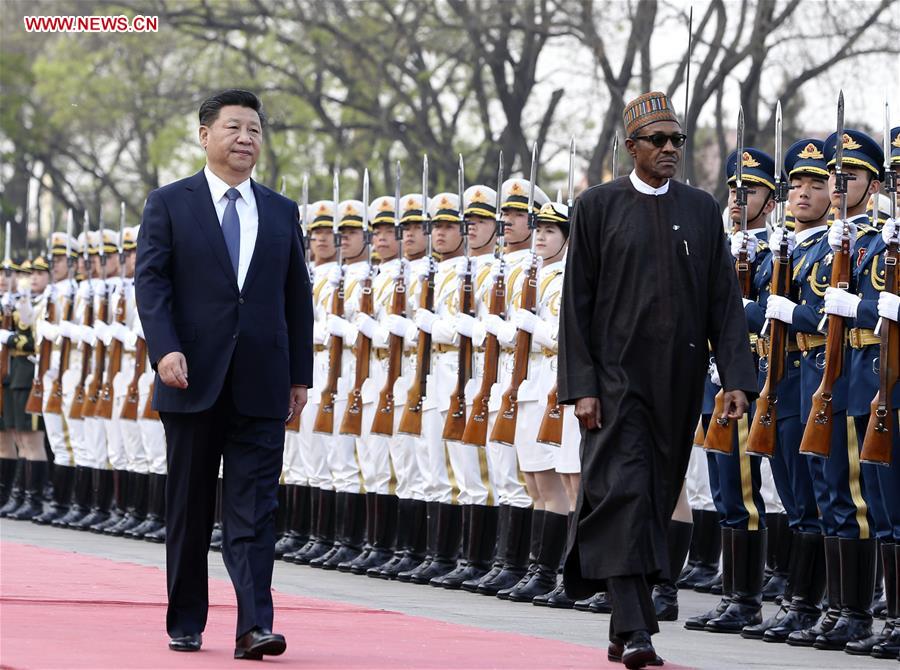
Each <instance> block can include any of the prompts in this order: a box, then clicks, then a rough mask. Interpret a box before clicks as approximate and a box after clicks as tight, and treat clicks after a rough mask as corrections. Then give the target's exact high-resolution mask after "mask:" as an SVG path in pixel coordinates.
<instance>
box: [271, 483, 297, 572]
mask: <svg viewBox="0 0 900 670" xmlns="http://www.w3.org/2000/svg"><path fill="white" fill-rule="evenodd" d="M293 489H294V486H293V485H292V484H279V485H278V498H277V499H278V508H277V509H276V510H275V560H279V559H280V558H281V557H282V556H284V544H283V543H282V540H283V539H284V537H285V535H287V532H288V528H289V527H290V519H291V507H293V500H292V499H293V497H294V495H293V493H294V491H293Z"/></svg>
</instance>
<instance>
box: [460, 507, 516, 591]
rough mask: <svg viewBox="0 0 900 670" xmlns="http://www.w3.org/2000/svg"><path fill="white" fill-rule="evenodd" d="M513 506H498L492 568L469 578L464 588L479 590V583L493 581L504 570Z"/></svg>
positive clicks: (464, 583)
mask: <svg viewBox="0 0 900 670" xmlns="http://www.w3.org/2000/svg"><path fill="white" fill-rule="evenodd" d="M511 509H512V508H511V507H510V506H509V505H500V506H499V507H498V508H497V535H496V537H495V539H494V542H493V547H494V555H493V556H492V561H491V569H490V570H488V571H487V572H486V573H485V574H483V575H482V576H481V577H474V578H472V579H467V580H466V581H464V582H463V583H462V588H463V589H464V590H466V591H469V592H471V593H475V592H477V591H478V585H479V584H481V582H483V581H491V580H493V579H494V578H495V577H496V576H497V575H499V574H500V571H501V570H503V557H504V556H506V545H507V538H508V537H509V516H510V510H511Z"/></svg>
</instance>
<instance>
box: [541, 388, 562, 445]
mask: <svg viewBox="0 0 900 670" xmlns="http://www.w3.org/2000/svg"><path fill="white" fill-rule="evenodd" d="M562 429H563V408H562V407H560V406H559V392H558V389H557V386H556V384H554V385H553V388H552V389H550V393H548V394H547V409H546V410H544V418H542V419H541V426H540V428H538V432H537V441H538V443H539V444H549V445H550V446H551V447H559V446H561V445H562V432H563V430H562Z"/></svg>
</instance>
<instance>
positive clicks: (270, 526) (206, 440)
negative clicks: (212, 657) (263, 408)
mask: <svg viewBox="0 0 900 670" xmlns="http://www.w3.org/2000/svg"><path fill="white" fill-rule="evenodd" d="M230 386H231V385H230V384H229V383H226V384H225V385H224V387H223V388H224V389H225V390H224V391H223V393H222V394H221V395H220V396H219V398H218V400H217V401H216V403H215V404H214V405H213V406H212V407H211V408H210V409H208V410H206V411H203V412H197V413H188V414H180V413H173V412H161V413H160V417H161V419H162V422H163V426H164V427H165V431H166V454H167V458H168V468H169V475H168V479H167V480H166V515H167V519H166V521H167V529H166V577H167V582H168V592H169V607H168V611H167V613H166V629H167V630H168V632H169V635H170V636H172V637H176V636H180V635H187V634H191V633H200V632H202V631H203V630H204V628H205V627H206V617H207V610H208V608H209V591H208V584H207V579H208V575H207V553H208V552H209V540H210V534H211V532H212V527H213V521H214V513H215V503H216V480H217V478H218V475H219V460H220V458H221V459H222V461H223V487H222V527H223V540H222V558H223V559H224V561H225V567H226V568H227V569H228V574H229V576H230V577H231V581H232V584H233V585H234V591H235V595H236V596H237V631H236V637H240V636H241V635H243V634H244V633H246V632H248V631H250V630H252V629H253V628H256V627H260V628H269V629H271V627H272V619H273V607H272V594H271V585H272V570H273V566H274V562H275V511H276V509H277V508H278V478H279V475H280V473H281V463H282V452H283V450H284V423H283V422H282V421H279V420H277V419H260V418H255V417H247V416H242V415H240V414H238V412H237V411H236V410H235V408H234V403H233V402H232V399H231V392H230Z"/></svg>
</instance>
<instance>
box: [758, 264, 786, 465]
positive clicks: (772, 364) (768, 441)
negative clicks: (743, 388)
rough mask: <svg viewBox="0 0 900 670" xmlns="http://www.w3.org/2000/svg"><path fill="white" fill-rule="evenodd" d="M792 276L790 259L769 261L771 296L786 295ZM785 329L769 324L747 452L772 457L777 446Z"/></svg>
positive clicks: (777, 323)
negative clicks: (761, 381)
mask: <svg viewBox="0 0 900 670" xmlns="http://www.w3.org/2000/svg"><path fill="white" fill-rule="evenodd" d="M790 277H791V259H790V257H789V256H787V257H783V256H781V254H780V251H779V254H778V255H777V256H776V257H774V258H773V262H772V283H771V289H770V293H771V294H772V295H779V296H786V295H787V294H788V291H789V286H788V285H789V282H790ZM787 338H788V328H787V325H786V324H785V323H784V322H783V321H779V320H777V319H772V320H771V321H769V338H768V346H769V350H768V354H767V357H768V361H769V367H768V369H767V371H766V383H765V384H764V385H763V389H762V391H761V392H760V394H759V398H758V399H757V400H756V412H755V413H754V415H753V416H754V418H753V424H752V425H751V426H750V436H749V437H748V438H747V453H748V454H755V455H757V456H765V457H767V458H772V456H774V455H775V445H776V444H777V440H776V434H777V430H776V429H777V426H776V422H777V420H778V385H779V384H780V383H781V380H782V379H784V372H785V359H786V357H787Z"/></svg>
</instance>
